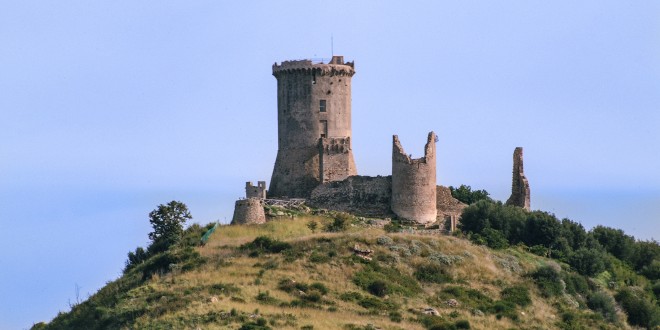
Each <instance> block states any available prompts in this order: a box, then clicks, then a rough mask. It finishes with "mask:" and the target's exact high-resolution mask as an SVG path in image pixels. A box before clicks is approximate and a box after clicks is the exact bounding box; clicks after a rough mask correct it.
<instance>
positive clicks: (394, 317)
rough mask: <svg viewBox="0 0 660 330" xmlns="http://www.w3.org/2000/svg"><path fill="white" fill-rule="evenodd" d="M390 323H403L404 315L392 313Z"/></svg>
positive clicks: (396, 312)
mask: <svg viewBox="0 0 660 330" xmlns="http://www.w3.org/2000/svg"><path fill="white" fill-rule="evenodd" d="M390 321H392V322H396V323H399V322H401V321H403V315H401V313H400V312H398V311H392V312H390Z"/></svg>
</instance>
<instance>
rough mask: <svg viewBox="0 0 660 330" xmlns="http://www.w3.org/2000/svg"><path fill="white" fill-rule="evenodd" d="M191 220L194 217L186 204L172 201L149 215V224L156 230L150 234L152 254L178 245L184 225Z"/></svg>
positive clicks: (161, 205)
mask: <svg viewBox="0 0 660 330" xmlns="http://www.w3.org/2000/svg"><path fill="white" fill-rule="evenodd" d="M190 219H192V216H191V215H190V212H189V211H188V207H187V206H186V204H183V203H181V202H178V201H171V202H169V203H167V204H166V205H163V204H160V205H158V208H156V209H155V210H153V211H151V212H150V213H149V222H150V223H151V226H152V227H153V229H154V231H152V232H151V233H149V239H151V242H152V244H151V246H150V247H149V249H150V252H153V253H157V252H162V251H165V250H167V249H168V248H169V247H170V246H172V245H174V244H176V243H177V242H178V241H179V240H180V239H181V236H182V234H183V224H184V223H185V222H186V221H187V220H190Z"/></svg>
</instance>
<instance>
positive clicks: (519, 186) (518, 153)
mask: <svg viewBox="0 0 660 330" xmlns="http://www.w3.org/2000/svg"><path fill="white" fill-rule="evenodd" d="M506 205H514V206H519V207H522V208H524V209H525V210H527V211H529V210H530V202H529V182H528V181H527V178H526V177H525V172H524V171H523V148H522V147H517V148H516V150H514V151H513V180H512V182H511V197H509V199H508V200H507V201H506Z"/></svg>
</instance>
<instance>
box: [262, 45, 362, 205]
mask: <svg viewBox="0 0 660 330" xmlns="http://www.w3.org/2000/svg"><path fill="white" fill-rule="evenodd" d="M354 74H355V68H354V64H353V62H347V63H344V57H343V56H333V57H332V60H331V61H330V62H329V63H328V64H323V63H318V64H314V63H312V61H310V60H302V61H284V62H282V64H279V65H278V64H277V63H275V64H273V76H275V78H277V128H278V131H277V133H278V140H277V143H278V150H277V159H276V160H275V166H274V168H273V176H272V177H271V180H270V188H269V189H268V190H269V195H270V196H275V197H296V198H307V197H309V195H310V193H311V192H312V190H313V189H314V188H316V186H318V185H319V184H321V183H323V182H331V181H341V180H344V179H346V178H348V177H349V176H351V175H356V174H357V170H356V168H355V160H354V159H353V151H352V150H351V77H353V75H354Z"/></svg>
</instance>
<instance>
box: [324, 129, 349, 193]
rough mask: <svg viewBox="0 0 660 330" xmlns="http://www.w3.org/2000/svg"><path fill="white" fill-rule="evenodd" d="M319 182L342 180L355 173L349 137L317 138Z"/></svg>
mask: <svg viewBox="0 0 660 330" xmlns="http://www.w3.org/2000/svg"><path fill="white" fill-rule="evenodd" d="M319 155H320V160H319V163H320V164H319V165H320V170H319V171H320V173H321V183H326V182H332V181H342V180H344V179H346V178H348V177H349V176H351V175H355V173H356V172H357V171H356V170H355V161H354V160H353V153H352V152H351V138H349V137H345V138H321V139H320V140H319Z"/></svg>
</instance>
